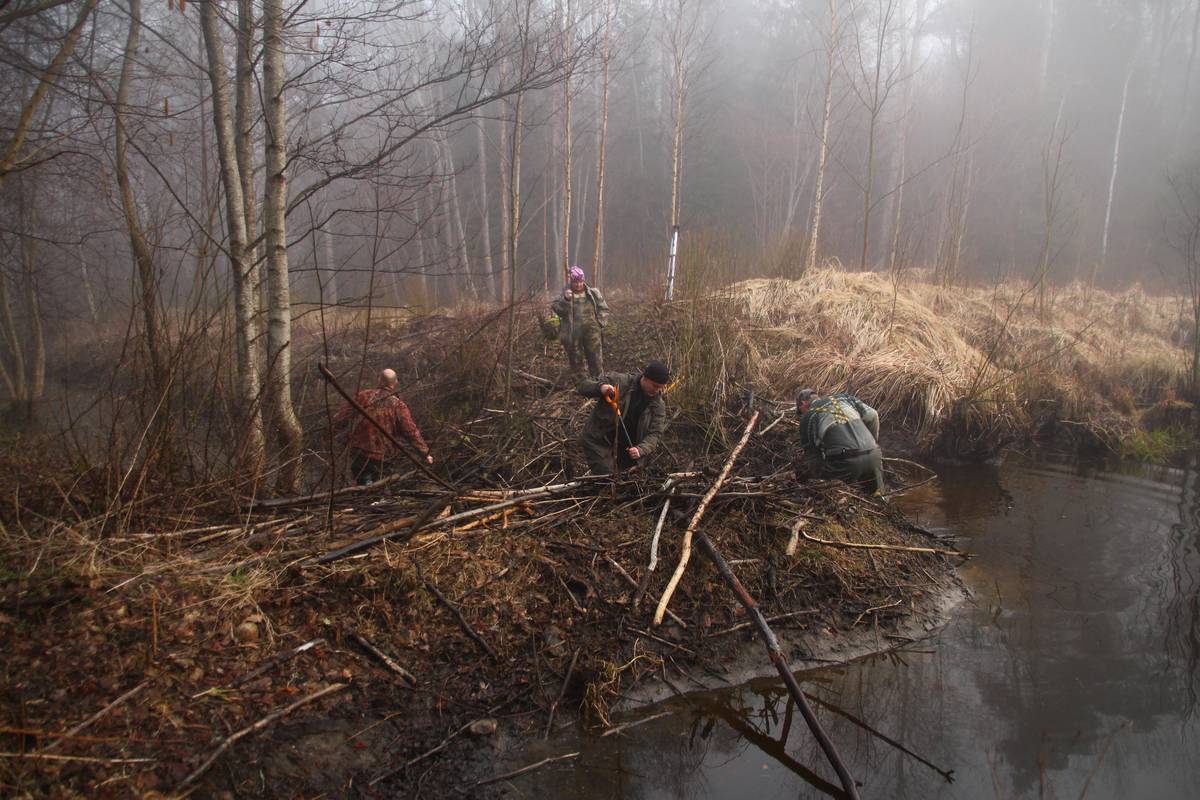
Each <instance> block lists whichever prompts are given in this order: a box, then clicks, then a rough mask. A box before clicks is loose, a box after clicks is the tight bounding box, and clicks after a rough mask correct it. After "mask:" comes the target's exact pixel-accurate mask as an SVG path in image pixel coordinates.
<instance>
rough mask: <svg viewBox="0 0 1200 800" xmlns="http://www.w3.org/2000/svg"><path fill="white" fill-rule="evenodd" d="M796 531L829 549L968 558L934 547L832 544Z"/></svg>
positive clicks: (966, 555) (954, 551) (965, 554)
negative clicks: (884, 551) (890, 551)
mask: <svg viewBox="0 0 1200 800" xmlns="http://www.w3.org/2000/svg"><path fill="white" fill-rule="evenodd" d="M796 530H798V531H799V533H800V535H801V536H803V537H804V538H805V540H807V541H810V542H815V543H816V544H823V545H827V546H829V547H845V548H850V549H857V550H896V551H898V552H901V553H931V554H932V555H935V556H955V557H957V558H969V557H970V556H969V554H967V553H960V552H959V551H958V550H939V549H937V548H936V547H907V546H905V545H899V544H859V543H857V542H833V541H830V540H828V539H818V538H817V537H815V536H809V535H808V534H807V533H805V532H804V531H802V530H799V529H798V528H797V529H796Z"/></svg>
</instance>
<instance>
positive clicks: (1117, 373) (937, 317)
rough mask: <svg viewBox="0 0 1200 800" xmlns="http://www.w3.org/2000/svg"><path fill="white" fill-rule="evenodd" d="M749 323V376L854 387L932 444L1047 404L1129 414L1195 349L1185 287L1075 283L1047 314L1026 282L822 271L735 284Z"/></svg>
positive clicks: (732, 293)
mask: <svg viewBox="0 0 1200 800" xmlns="http://www.w3.org/2000/svg"><path fill="white" fill-rule="evenodd" d="M724 294H725V295H726V296H727V297H728V298H729V299H730V300H731V301H732V302H733V303H734V308H735V313H736V314H737V316H738V317H739V318H740V319H741V320H742V321H743V323H745V324H744V325H743V329H742V333H741V336H742V339H743V342H742V344H743V345H744V347H745V350H746V352H747V353H748V354H749V355H750V360H751V362H752V363H751V364H750V365H748V366H749V367H750V370H749V371H750V373H751V374H752V375H755V376H756V378H757V381H758V382H760V383H764V384H769V385H770V386H772V388H773V391H774V392H775V393H776V394H780V393H783V394H784V396H790V395H791V394H792V393H794V391H795V390H797V389H799V388H802V387H803V386H805V385H811V386H814V387H816V388H818V389H820V390H822V391H850V392H853V393H855V394H857V395H859V396H860V397H863V398H864V399H866V400H867V401H868V402H870V403H872V404H873V405H876V406H877V407H878V408H879V409H880V411H881V412H882V413H884V414H886V415H887V416H889V417H890V418H891V420H892V424H893V425H902V426H905V427H909V428H911V429H913V430H914V431H916V432H917V433H918V434H919V435H920V436H921V437H922V438H923V439H924V440H926V441H927V442H929V441H931V440H932V438H933V437H934V436H935V435H936V434H938V433H940V432H943V431H944V429H945V427H946V424H947V422H950V421H952V420H955V419H958V420H960V421H961V423H962V424H964V425H966V426H967V427H968V428H971V429H973V430H981V431H987V432H988V433H989V434H990V435H992V436H997V435H1001V436H1002V435H1003V434H1005V433H1010V432H1011V431H1013V430H1016V429H1019V428H1025V427H1027V426H1028V424H1029V423H1031V422H1033V421H1035V420H1037V419H1039V418H1040V417H1042V416H1044V415H1046V414H1053V415H1055V416H1056V417H1058V418H1064V419H1071V420H1088V419H1093V418H1094V419H1102V418H1107V419H1111V418H1112V417H1113V416H1114V415H1121V414H1125V415H1128V414H1129V413H1130V412H1131V411H1132V410H1133V406H1134V404H1135V402H1141V403H1147V402H1152V401H1154V400H1156V399H1158V397H1159V396H1160V395H1162V394H1163V393H1164V392H1165V391H1167V390H1168V389H1170V388H1171V387H1172V386H1174V385H1176V384H1177V383H1178V381H1179V380H1180V379H1181V377H1182V374H1183V373H1182V371H1183V368H1184V366H1185V365H1186V363H1187V362H1186V359H1187V352H1186V349H1185V348H1184V347H1182V346H1181V345H1180V344H1179V343H1178V337H1177V331H1178V329H1179V328H1178V324H1179V322H1178V321H1179V310H1178V308H1179V306H1178V304H1177V302H1176V301H1175V299H1174V298H1170V297H1155V296H1150V295H1147V294H1146V293H1145V292H1143V291H1141V290H1140V289H1131V290H1129V291H1126V292H1121V293H1114V292H1106V291H1101V290H1096V289H1090V288H1088V287H1084V286H1081V285H1072V286H1069V287H1066V288H1062V289H1060V290H1058V292H1057V294H1056V296H1055V297H1054V299H1053V302H1052V304H1051V307H1050V308H1049V309H1048V311H1047V313H1046V314H1045V315H1044V316H1043V315H1042V314H1040V313H1038V312H1037V310H1036V309H1035V308H1034V306H1033V293H1032V292H1030V291H1029V290H1028V288H1027V287H1026V286H1024V285H1023V284H1020V283H1016V282H1010V283H1003V284H1000V285H999V286H995V287H991V288H954V289H944V288H942V287H939V286H936V285H934V284H931V283H928V282H923V281H921V280H910V281H908V282H906V283H904V284H903V285H901V286H900V287H899V288H898V289H894V288H893V285H892V283H891V281H890V279H889V277H888V276H887V275H882V274H877V273H850V272H842V271H837V270H829V269H826V270H820V271H817V272H813V273H810V274H809V275H807V276H806V277H805V279H804V280H803V281H788V280H766V279H757V280H750V281H743V282H741V283H738V284H735V285H733V286H731V287H730V288H729V289H728V290H727V291H726V292H725V293H724Z"/></svg>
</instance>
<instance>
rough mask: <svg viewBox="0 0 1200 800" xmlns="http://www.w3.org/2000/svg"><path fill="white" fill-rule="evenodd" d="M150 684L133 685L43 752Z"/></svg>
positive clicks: (44, 751) (43, 751)
mask: <svg viewBox="0 0 1200 800" xmlns="http://www.w3.org/2000/svg"><path fill="white" fill-rule="evenodd" d="M148 685H150V682H149V681H142V682H141V683H139V684H138V685H137V686H135V687H133V688H132V689H130V690H129V691H128V692H125V693H124V694H122V695H121V696H120V697H118V698H117V699H116V700H113V701H112V702H111V703H109V704H108V705H106V706H105V707H104V708H102V709H100V710H99V711H97V712H96V713H95V714H92V715H91V716H90V717H88V718H87V719H85V720H84V721H83V722H81V723H79V724H78V725H76V726H75V727H74V728H71V730H69V731H67V732H66V733H65V734H63V737H62V738H61V739H57V740H55V741H53V742H51V743H50V744H48V745H46V746H45V747H43V748H42V749H41V751H40V752H41V753H48V752H50V751H51V750H53V749H54V748H56V747H58V746H59V745H60V744H62V743H63V742H65V741H66V740H67V739H70V738H71V737H73V736H75V734H77V733H79V732H80V731H82V730H83V729H84V728H86V727H87V726H88V725H91V724H92V723H93V722H95V721H96V720H98V719H100V718H101V717H103V716H104V715H105V714H107V713H108V712H110V711H112V710H113V709H114V708H116V707H117V706H119V705H121V703H124V702H125V701H126V700H128V699H129V698H131V697H133V696H134V695H135V694H137V693H138V692H140V691H141V690H142V689H145V688H146V687H147V686H148Z"/></svg>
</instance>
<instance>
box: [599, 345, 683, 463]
mask: <svg viewBox="0 0 1200 800" xmlns="http://www.w3.org/2000/svg"><path fill="white" fill-rule="evenodd" d="M670 382H671V370H670V369H669V368H668V367H667V365H666V364H664V363H662V362H661V361H651V362H650V363H649V364H647V365H646V369H644V370H643V371H642V373H641V374H640V375H637V374H628V373H620V372H614V373H610V374H607V375H601V376H599V377H598V378H597V379H596V380H590V379H589V380H585V381H582V382H581V383H580V384H579V386H577V387H576V389H575V391H577V392H579V393H580V394H581V395H583V396H584V397H593V398H595V399H596V405H594V406H593V407H592V414H591V416H590V417H588V421H587V424H586V425H584V426H583V432H582V433H581V434H580V436H579V443H580V445H581V446H582V447H583V456H584V458H585V459H587V462H588V466H589V467H591V471H592V474H593V475H609V474H611V473H613V472H616V471H620V470H624V469H629V468H630V467H632V466H634V465H636V464H639V463H641V464H645V463H646V460H647V458H649V457H650V456H651V455H652V454H653V453H654V452H655V451H656V450H657V449H658V448H659V446H660V445H661V444H662V435H663V432H664V431H666V429H667V406H666V403H664V402H663V398H662V392H663V389H665V388H666V386H667V384H668V383H670ZM614 462H615V463H614Z"/></svg>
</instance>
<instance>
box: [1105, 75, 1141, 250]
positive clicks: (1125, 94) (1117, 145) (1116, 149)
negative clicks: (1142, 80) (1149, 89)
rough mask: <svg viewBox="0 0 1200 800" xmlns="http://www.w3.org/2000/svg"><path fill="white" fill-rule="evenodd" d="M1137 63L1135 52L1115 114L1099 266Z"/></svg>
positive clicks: (1115, 185) (1110, 218) (1109, 218)
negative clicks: (1115, 123)
mask: <svg viewBox="0 0 1200 800" xmlns="http://www.w3.org/2000/svg"><path fill="white" fill-rule="evenodd" d="M1135 64H1137V54H1136V53H1135V54H1134V55H1133V56H1131V57H1130V59H1129V67H1128V68H1127V69H1126V70H1125V84H1124V86H1123V87H1122V88H1121V110H1120V112H1119V113H1118V114H1117V132H1116V135H1115V136H1113V155H1112V171H1111V172H1110V173H1109V177H1108V201H1107V202H1106V203H1105V204H1104V232H1103V234H1102V235H1101V237H1100V266H1101V267H1104V266H1106V265H1107V264H1108V226H1109V223H1110V222H1111V221H1112V207H1113V196H1114V195H1116V193H1117V165H1118V163H1119V162H1120V157H1121V129H1122V127H1124V125H1125V103H1126V101H1127V100H1128V99H1129V80H1130V78H1132V77H1133V68H1134V65H1135Z"/></svg>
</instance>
